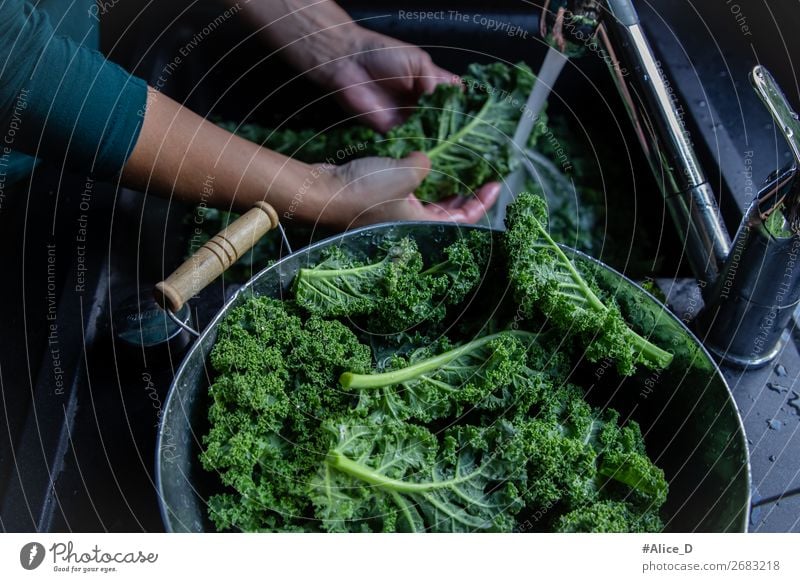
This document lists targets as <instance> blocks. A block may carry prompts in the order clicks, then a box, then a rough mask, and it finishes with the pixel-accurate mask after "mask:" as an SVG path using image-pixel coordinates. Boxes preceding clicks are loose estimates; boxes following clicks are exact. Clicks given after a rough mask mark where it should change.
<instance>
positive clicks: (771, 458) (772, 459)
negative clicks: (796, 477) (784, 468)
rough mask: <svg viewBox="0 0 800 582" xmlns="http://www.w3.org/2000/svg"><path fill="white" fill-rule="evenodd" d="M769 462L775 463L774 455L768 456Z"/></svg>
mask: <svg viewBox="0 0 800 582" xmlns="http://www.w3.org/2000/svg"><path fill="white" fill-rule="evenodd" d="M769 462H770V463H774V462H775V455H770V456H769Z"/></svg>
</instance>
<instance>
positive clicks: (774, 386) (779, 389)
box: [767, 382, 789, 394]
mask: <svg viewBox="0 0 800 582" xmlns="http://www.w3.org/2000/svg"><path fill="white" fill-rule="evenodd" d="M767 388H769V389H770V390H772V391H773V392H777V393H778V394H785V393H786V392H788V391H789V389H788V388H787V387H786V386H782V385H780V384H777V383H776V382H767Z"/></svg>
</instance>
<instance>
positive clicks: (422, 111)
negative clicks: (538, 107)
mask: <svg viewBox="0 0 800 582" xmlns="http://www.w3.org/2000/svg"><path fill="white" fill-rule="evenodd" d="M534 81H535V76H534V75H533V73H532V72H531V70H530V68H529V67H528V66H527V65H525V64H524V63H519V64H517V65H515V66H513V67H509V66H507V65H504V64H503V63H492V64H489V65H478V64H472V65H470V66H469V68H468V69H467V74H466V75H464V76H463V78H462V85H439V86H438V87H437V88H436V90H435V91H434V92H433V93H432V94H430V95H424V96H422V97H421V98H420V101H419V105H418V108H417V109H416V110H415V111H414V113H412V114H411V117H409V119H408V120H407V121H406V122H405V123H403V124H402V125H399V126H397V127H395V128H393V129H392V130H390V131H389V133H387V134H386V138H385V141H383V142H379V143H378V144H377V153H378V154H380V155H388V156H391V157H396V158H401V157H404V156H407V155H408V154H409V153H411V152H414V151H420V152H424V153H425V154H426V155H427V156H428V157H429V158H430V160H431V172H430V174H429V175H428V177H427V178H426V179H425V181H424V182H423V183H422V185H421V186H420V188H418V189H417V191H416V195H417V197H418V198H420V199H421V200H425V201H431V202H435V201H437V200H441V199H442V198H445V197H447V196H450V195H453V194H462V195H467V196H469V195H471V194H473V193H474V192H475V190H477V189H478V188H479V187H480V186H482V185H483V184H485V183H486V182H490V181H492V180H498V179H501V178H502V177H504V176H506V175H508V174H509V173H510V172H512V171H514V170H515V169H516V167H517V165H518V163H519V160H518V157H517V156H515V155H514V152H513V151H512V144H511V140H512V138H513V136H514V131H515V130H516V127H517V123H518V122H519V120H520V118H521V117H522V115H524V114H525V113H526V112H525V103H526V101H527V98H528V95H529V93H530V91H531V89H532V87H533V83H534ZM540 121H541V120H540ZM544 127H545V124H544V123H541V122H540V123H537V124H536V126H535V128H534V133H533V134H532V136H531V138H530V143H531V144H534V143H535V142H536V140H537V138H538V137H539V135H540V134H541V132H542V131H543V128H544Z"/></svg>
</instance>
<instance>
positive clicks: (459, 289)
mask: <svg viewBox="0 0 800 582" xmlns="http://www.w3.org/2000/svg"><path fill="white" fill-rule="evenodd" d="M490 248H491V235H490V234H489V233H487V232H481V231H472V232H470V233H469V234H468V235H467V236H465V237H463V238H461V239H460V240H458V241H456V242H455V243H453V244H452V245H450V246H448V247H447V248H446V249H445V251H444V254H445V256H446V258H445V259H444V260H443V261H441V262H440V263H437V264H436V265H433V266H431V267H430V268H428V269H427V270H425V271H423V263H422V255H421V254H420V253H419V251H418V250H417V245H416V243H415V242H414V241H413V240H411V239H409V238H405V239H402V240H400V241H397V242H394V243H391V244H389V245H388V247H386V248H385V252H384V256H383V258H381V259H380V260H378V261H375V262H373V263H367V264H364V263H362V262H360V261H357V260H355V259H354V258H353V257H351V256H349V255H348V254H347V253H346V252H344V251H342V250H341V249H338V248H332V249H331V250H329V251H328V252H327V253H326V255H325V258H324V259H323V260H322V261H321V262H320V263H318V264H317V265H316V266H314V267H312V268H305V269H300V272H299V273H298V275H297V277H296V278H295V281H294V284H293V288H294V294H295V298H296V300H297V303H298V304H299V305H300V306H302V307H303V308H304V309H306V310H307V311H308V312H309V313H312V314H315V315H319V316H322V317H360V316H370V318H369V319H370V321H369V327H370V329H374V330H376V331H382V332H387V331H388V332H399V331H403V330H406V329H408V328H411V327H414V326H416V325H418V324H420V323H421V322H428V323H437V322H439V321H441V320H442V319H443V318H444V316H445V312H446V308H447V306H448V305H457V304H459V303H461V302H462V301H464V299H465V298H466V297H467V296H468V295H469V293H470V291H472V290H473V289H474V288H475V287H476V285H477V284H478V283H479V281H480V279H481V276H482V275H483V274H484V272H485V270H486V266H487V264H488V259H489V255H490Z"/></svg>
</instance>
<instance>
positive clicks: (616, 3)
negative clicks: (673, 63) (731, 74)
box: [540, 0, 800, 368]
mask: <svg viewBox="0 0 800 582" xmlns="http://www.w3.org/2000/svg"><path fill="white" fill-rule="evenodd" d="M540 33H541V35H542V37H543V38H544V39H545V40H546V41H547V42H548V44H550V45H551V46H553V47H555V48H557V49H559V50H560V51H562V52H564V53H565V54H567V55H568V56H570V57H579V56H582V55H585V54H587V53H590V52H595V53H597V54H599V55H600V56H601V57H602V58H603V59H604V60H605V61H606V63H607V65H608V68H609V71H610V73H611V75H612V76H613V78H614V82H615V85H616V87H617V89H618V91H619V94H620V96H621V97H622V100H623V103H624V105H625V108H626V110H627V113H628V116H629V118H630V120H631V122H632V124H633V128H634V131H635V133H636V135H637V137H638V139H639V142H640V144H641V147H642V149H643V151H644V154H645V157H646V159H647V161H648V164H649V166H650V168H651V170H652V172H653V175H654V176H655V178H656V181H657V183H658V186H659V189H660V190H661V193H662V195H663V197H664V200H665V204H666V205H667V208H668V209H669V212H670V215H671V216H672V219H673V222H674V223H675V226H676V227H677V229H678V232H679V234H680V236H681V238H682V240H683V241H684V248H685V251H686V255H687V259H688V261H689V265H690V266H691V268H692V271H693V273H694V275H695V277H696V278H697V279H698V283H699V286H700V288H701V289H703V298H704V302H705V308H704V310H703V313H702V314H701V315H700V316H699V317H698V321H697V325H698V331H699V332H701V334H702V335H703V338H702V339H703V341H704V343H705V345H706V347H707V348H708V349H709V350H710V351H711V352H713V353H714V354H715V355H716V356H717V357H718V358H720V359H721V360H723V361H724V362H726V363H729V364H733V365H736V366H740V367H751V368H752V367H759V366H763V365H765V364H766V363H768V362H769V361H771V360H772V359H773V358H775V357H776V356H777V355H778V353H780V350H781V348H782V346H783V342H784V341H785V339H786V336H787V332H786V329H787V326H788V324H789V323H790V321H791V318H792V315H793V313H794V311H795V309H796V308H797V306H798V304H800V182H798V181H797V180H796V175H797V172H798V167H800V122H798V116H797V114H796V113H794V111H793V110H792V108H791V106H790V105H789V103H788V101H787V100H786V97H785V96H784V95H783V93H782V91H781V90H780V88H779V87H778V85H777V83H776V82H775V80H774V79H773V77H772V75H770V73H769V72H768V71H767V70H766V69H765V68H764V67H762V66H757V67H755V68H754V69H753V71H752V72H751V75H750V79H751V82H752V84H753V88H754V89H755V91H756V93H757V94H758V95H759V97H760V98H761V100H762V102H763V103H764V104H765V106H766V107H767V109H768V110H769V112H770V113H771V115H772V117H773V119H774V120H775V122H776V124H777V126H778V128H779V129H780V131H781V133H782V134H783V135H784V137H785V139H786V141H787V142H788V143H789V146H790V148H791V150H792V152H793V154H794V160H793V161H792V162H791V163H790V164H789V165H788V166H787V167H786V168H784V169H782V170H780V171H778V172H774V173H773V174H772V175H771V176H770V177H769V178H768V179H767V181H766V183H765V184H764V185H763V186H762V188H761V189H760V190H759V193H758V194H757V196H756V198H755V200H754V201H753V202H752V204H751V205H750V207H749V208H748V210H747V211H746V212H745V216H744V218H743V220H742V223H741V225H740V226H739V228H738V229H737V231H736V234H735V238H734V241H733V242H732V241H731V237H730V235H729V233H728V230H727V229H726V227H725V225H724V223H723V221H722V218H721V215H720V212H719V206H718V204H717V199H716V196H715V194H714V192H713V190H712V188H711V186H710V184H709V182H708V180H707V179H706V177H705V175H704V173H703V169H702V167H701V166H700V163H699V161H698V158H697V155H696V153H695V151H694V147H693V146H692V142H691V139H690V136H689V133H688V131H687V129H686V124H685V122H684V119H683V112H682V109H681V108H680V107H679V106H678V104H677V102H676V99H675V97H674V95H673V93H672V92H671V91H670V86H669V81H668V79H667V77H666V74H665V73H664V71H663V70H662V68H661V65H660V63H659V61H658V60H657V59H656V58H655V56H654V54H653V50H652V48H651V47H650V43H649V42H648V40H647V36H646V35H645V33H644V30H643V29H642V27H641V25H640V22H639V16H638V14H637V12H636V9H635V7H634V6H633V3H632V2H631V0H545V2H544V7H543V10H542V16H541V18H540Z"/></svg>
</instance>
